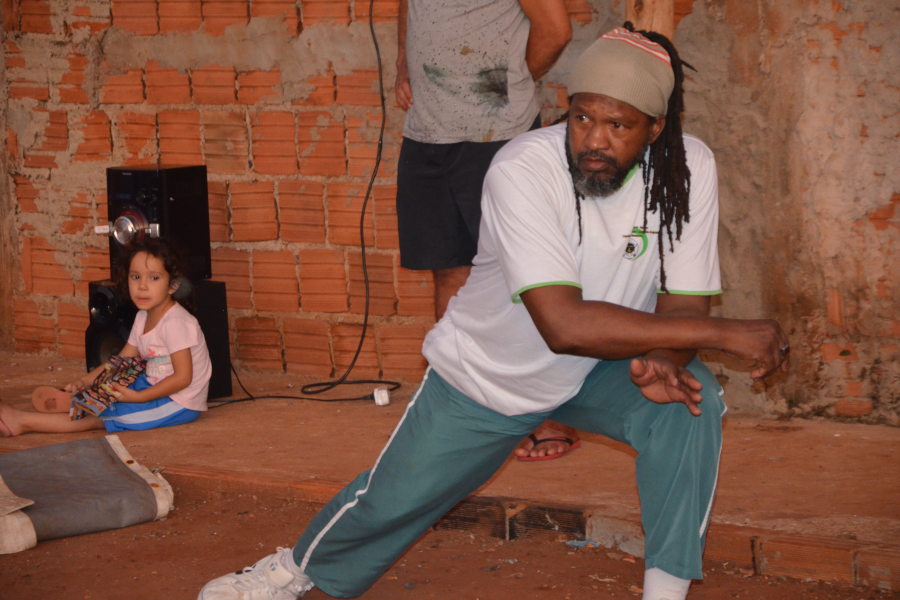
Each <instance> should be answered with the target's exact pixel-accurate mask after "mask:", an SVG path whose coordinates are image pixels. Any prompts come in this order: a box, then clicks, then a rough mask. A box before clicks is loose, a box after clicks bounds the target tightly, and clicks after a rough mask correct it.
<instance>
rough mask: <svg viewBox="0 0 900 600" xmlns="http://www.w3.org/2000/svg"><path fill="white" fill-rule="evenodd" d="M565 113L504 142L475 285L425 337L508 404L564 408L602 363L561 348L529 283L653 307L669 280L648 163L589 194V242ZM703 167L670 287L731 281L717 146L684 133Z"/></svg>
mask: <svg viewBox="0 0 900 600" xmlns="http://www.w3.org/2000/svg"><path fill="white" fill-rule="evenodd" d="M565 143H566V126H565V124H564V123H563V124H560V125H556V126H553V127H547V128H545V129H540V130H537V131H532V132H529V133H526V134H523V135H521V136H519V137H517V138H515V139H514V140H512V141H511V142H509V143H508V144H507V145H506V146H504V147H503V149H501V150H500V151H499V152H498V153H497V155H496V156H495V158H494V161H493V163H492V164H491V168H490V170H488V173H487V176H486V178H485V182H484V192H483V196H482V213H483V214H482V220H481V229H480V233H479V242H478V255H477V256H476V257H475V260H474V267H473V269H472V273H471V274H470V275H469V279H468V281H467V282H466V285H465V286H463V288H462V289H461V290H460V292H459V294H458V295H457V296H456V297H455V298H453V299H452V300H451V301H450V305H449V307H448V310H447V312H446V314H445V316H444V318H443V319H441V321H440V322H439V323H438V324H437V325H436V326H435V328H434V329H433V330H432V331H431V332H430V333H429V334H428V336H427V337H426V338H425V344H424V349H423V352H424V354H425V357H426V358H427V359H428V361H429V363H430V364H431V366H432V367H433V368H434V369H435V370H436V371H437V372H438V373H439V374H440V375H441V377H443V378H444V379H445V380H447V381H448V382H449V383H450V384H451V385H452V386H453V387H455V388H456V389H458V390H460V391H461V392H463V393H464V394H466V395H467V396H469V397H470V398H472V399H473V400H475V401H476V402H478V403H479V404H482V405H484V406H486V407H488V408H491V409H492V410H495V411H497V412H499V413H501V414H504V415H510V416H511V415H519V414H526V413H535V412H543V411H549V410H552V409H554V408H556V407H558V406H560V405H561V404H563V403H564V402H565V401H566V400H568V399H570V398H571V397H572V396H574V395H575V394H576V393H577V392H578V390H579V389H580V388H581V385H582V383H583V382H584V378H585V377H586V376H587V374H588V373H589V372H590V371H591V369H592V368H593V367H594V366H595V365H596V364H597V362H598V361H597V360H596V359H593V358H585V357H580V356H573V355H560V354H554V353H553V352H552V351H551V350H550V349H549V348H548V347H547V344H546V342H544V339H543V338H542V337H541V335H540V333H539V332H538V330H537V327H535V325H534V322H533V321H532V320H531V317H530V315H529V314H528V311H527V309H526V308H525V306H524V305H523V304H522V303H521V300H520V299H519V294H520V293H522V292H523V291H526V290H528V289H531V288H534V287H539V286H544V285H573V286H576V287H580V288H581V289H582V294H583V298H584V299H585V300H597V301H605V302H611V303H614V304H618V305H621V306H625V307H628V308H633V309H636V310H642V311H645V312H653V310H654V309H655V307H656V294H657V289H658V285H659V265H660V263H659V254H658V245H657V244H658V239H657V238H658V236H657V235H656V232H658V231H659V215H658V214H654V213H649V214H648V215H647V219H648V220H647V224H648V227H647V232H648V233H646V234H642V233H641V232H640V228H641V227H642V226H643V222H644V208H643V207H644V186H643V173H642V171H641V169H636V170H635V172H633V173H632V175H631V177H630V178H629V179H628V180H627V181H626V183H625V184H624V185H623V186H622V188H621V189H620V190H619V191H617V192H616V193H615V194H613V195H612V196H609V197H607V198H588V199H585V200H584V201H583V202H582V205H581V215H582V225H583V240H582V241H581V243H580V244H579V236H578V216H577V213H576V208H575V193H574V190H573V188H572V177H571V175H570V174H569V170H568V166H567V162H566V155H565ZM684 144H685V150H686V152H687V163H688V167H689V168H690V170H691V195H690V222H689V223H685V224H684V228H683V231H682V234H681V240H680V241H677V240H676V241H675V250H674V252H672V251H669V245H668V240H667V239H666V237H665V236H663V237H664V239H663V242H664V243H665V247H664V248H665V268H666V287H667V288H668V290H669V292H670V293H674V294H696V295H713V294H718V293H720V292H721V290H720V287H721V283H720V280H719V257H718V248H717V230H718V212H719V209H718V183H717V180H716V166H715V160H714V158H713V155H712V152H711V151H710V150H709V148H707V147H706V145H704V144H703V142H701V141H700V140H698V139H696V138H694V137H691V136H688V135H686V136H684Z"/></svg>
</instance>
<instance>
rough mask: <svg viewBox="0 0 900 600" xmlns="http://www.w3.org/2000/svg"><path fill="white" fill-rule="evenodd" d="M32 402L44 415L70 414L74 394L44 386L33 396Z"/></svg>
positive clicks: (35, 391)
mask: <svg viewBox="0 0 900 600" xmlns="http://www.w3.org/2000/svg"><path fill="white" fill-rule="evenodd" d="M31 402H32V404H34V407H35V408H36V409H37V410H38V411H39V412H42V413H61V412H64V413H68V412H69V409H70V408H71V407H72V393H71V392H66V391H63V390H59V389H56V388H55V387H50V386H48V385H42V386H41V387H39V388H37V389H36V390H34V393H32V394H31Z"/></svg>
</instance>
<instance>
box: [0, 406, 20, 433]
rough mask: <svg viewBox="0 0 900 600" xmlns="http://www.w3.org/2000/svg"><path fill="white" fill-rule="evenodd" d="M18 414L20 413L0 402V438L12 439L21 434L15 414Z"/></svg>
mask: <svg viewBox="0 0 900 600" xmlns="http://www.w3.org/2000/svg"><path fill="white" fill-rule="evenodd" d="M20 412H22V411H20V410H16V409H15V408H13V407H11V406H7V405H5V404H3V403H2V402H0V436H3V437H13V436H16V435H20V434H21V433H22V426H21V425H20V424H19V418H18V416H19V415H18V414H17V413H20Z"/></svg>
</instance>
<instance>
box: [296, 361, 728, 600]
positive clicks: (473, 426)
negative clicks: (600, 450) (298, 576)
mask: <svg viewBox="0 0 900 600" xmlns="http://www.w3.org/2000/svg"><path fill="white" fill-rule="evenodd" d="M629 365H630V361H628V360H624V361H601V362H600V363H598V364H597V366H596V367H595V368H594V370H593V371H591V373H590V375H588V377H587V378H586V379H585V382H584V385H583V386H582V388H581V390H580V391H579V392H578V394H576V395H575V397H573V398H572V399H571V400H569V401H568V402H566V403H565V404H563V405H562V406H561V407H559V408H557V409H556V410H555V411H551V412H546V413H537V414H528V415H520V416H516V417H506V416H503V415H501V414H499V413H497V412H494V411H493V410H490V409H488V408H485V407H483V406H481V405H480V404H477V403H476V402H474V401H473V400H471V399H469V398H468V397H467V396H465V395H463V394H462V393H461V392H459V391H458V390H456V389H455V388H453V387H452V386H450V385H449V384H448V383H447V382H446V381H444V380H443V379H442V378H441V377H440V376H439V375H438V374H437V373H436V372H435V371H434V370H432V369H429V370H428V372H427V373H426V374H425V379H424V380H423V382H422V384H421V386H420V387H419V389H418V390H417V391H416V393H415V395H414V396H413V398H412V400H410V403H409V405H408V407H407V409H406V412H405V413H404V415H403V417H402V418H401V420H400V423H399V424H398V425H397V427H396V429H394V432H393V434H392V435H391V438H390V439H389V440H388V443H387V445H386V446H385V448H384V449H383V450H382V451H381V455H380V456H379V457H378V460H377V461H376V463H375V466H374V467H372V469H370V470H369V471H366V472H365V473H362V474H361V475H359V476H358V477H357V478H356V479H355V480H354V481H353V482H351V483H350V484H349V485H348V486H347V487H345V488H344V489H343V490H341V491H340V492H338V494H337V495H336V496H335V497H334V498H332V499H331V501H330V502H328V504H326V505H325V507H324V508H323V509H322V510H321V511H320V512H319V513H318V514H317V515H316V516H315V517H314V518H313V520H312V522H311V523H310V524H309V527H307V529H306V531H305V532H304V533H303V536H302V537H301V538H300V540H299V541H298V542H297V545H296V546H295V547H294V560H295V561H296V562H297V564H298V565H300V567H301V568H302V569H303V570H304V571H305V572H306V574H307V575H308V576H309V577H310V578H311V579H312V580H313V582H314V583H315V584H316V586H317V587H318V588H319V589H321V590H322V591H324V592H325V593H327V594H329V595H331V596H336V597H338V598H354V597H356V596H359V595H360V594H362V593H363V592H364V591H365V590H366V589H368V588H369V586H371V585H372V584H373V583H374V582H375V580H376V579H378V577H379V576H380V575H381V574H382V573H384V571H386V570H387V569H388V568H389V567H390V566H391V564H392V563H393V562H394V561H395V560H396V559H397V558H398V557H399V556H400V555H401V554H402V553H403V552H404V551H405V550H406V549H407V548H408V547H409V546H411V545H412V544H413V543H414V542H415V541H416V539H418V538H419V537H420V536H421V535H422V534H423V533H425V532H426V531H427V530H428V528H429V527H431V526H432V525H433V524H434V523H435V522H437V520H438V519H440V518H441V517H442V516H443V515H444V514H446V513H447V512H448V511H449V510H450V509H451V508H453V506H454V505H456V504H457V503H458V502H460V501H461V500H463V499H464V498H465V497H466V496H468V495H469V494H471V493H472V492H474V491H475V490H476V489H478V487H480V486H481V485H482V484H483V483H484V482H485V481H487V480H488V479H489V478H490V477H491V476H492V475H493V474H494V473H495V472H496V471H497V470H498V469H499V468H500V467H501V466H502V465H503V463H504V462H505V461H506V459H507V458H508V457H509V455H510V453H511V452H512V451H513V450H514V449H515V448H516V446H517V445H518V444H519V442H520V441H521V440H522V438H524V437H525V436H526V435H528V434H529V433H531V432H532V431H533V430H534V429H536V428H537V427H538V426H539V425H540V424H541V423H543V422H544V421H545V420H546V419H548V418H550V419H553V420H555V421H558V422H560V423H564V424H566V425H569V426H571V427H574V428H576V429H580V430H582V431H589V432H592V433H599V434H603V435H605V436H608V437H610V438H612V439H614V440H617V441H620V442H624V443H626V444H629V445H630V446H632V447H633V448H634V449H635V450H636V451H637V452H638V453H639V455H638V458H637V463H636V470H637V485H638V492H639V493H640V500H641V519H642V522H643V527H644V533H645V544H646V546H645V548H646V550H645V568H647V569H650V568H652V567H658V568H660V569H662V570H663V571H666V572H667V573H670V574H672V575H675V576H676V577H681V578H683V579H700V578H702V577H703V574H702V561H701V555H702V553H703V545H704V542H705V534H706V527H707V525H708V523H709V515H710V509H711V507H712V500H713V495H714V493H715V487H716V477H717V474H718V466H719V454H720V450H721V447H722V423H721V418H722V415H723V414H724V413H725V410H726V409H725V405H724V403H723V402H722V399H721V395H722V388H721V387H720V386H719V384H718V382H717V381H716V379H715V377H714V376H713V375H712V373H710V372H709V369H707V368H706V367H705V366H704V365H703V364H702V363H701V362H700V361H699V360H697V359H695V360H694V361H692V362H691V364H690V365H688V369H689V370H690V371H691V372H692V373H693V374H694V376H695V377H696V378H697V379H698V380H699V381H700V383H702V384H703V391H702V394H703V402H702V404H701V408H702V410H703V414H702V415H701V416H699V417H694V416H692V415H691V414H690V413H689V412H688V410H687V408H686V407H685V406H684V405H682V404H656V403H653V402H651V401H649V400H647V399H646V398H644V396H643V395H641V393H640V390H639V389H638V388H637V387H636V386H635V385H634V384H633V383H632V382H631V379H630V376H629ZM600 469H602V465H599V469H598V470H600Z"/></svg>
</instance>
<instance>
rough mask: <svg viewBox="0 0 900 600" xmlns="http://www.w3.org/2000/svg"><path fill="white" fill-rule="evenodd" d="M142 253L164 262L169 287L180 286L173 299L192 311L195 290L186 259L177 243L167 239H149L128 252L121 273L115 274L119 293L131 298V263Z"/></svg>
mask: <svg viewBox="0 0 900 600" xmlns="http://www.w3.org/2000/svg"><path fill="white" fill-rule="evenodd" d="M141 252H146V253H147V254H149V255H150V256H152V257H154V258H156V259H159V260H160V261H161V262H162V264H163V267H164V268H165V269H166V273H168V274H169V285H170V286H172V285H177V286H178V288H177V289H176V290H175V292H174V293H173V294H172V297H173V298H174V299H175V300H177V301H178V302H179V303H180V304H182V305H183V306H184V307H185V308H187V309H188V310H190V309H191V308H192V306H191V304H192V303H191V296H192V293H191V292H192V291H193V290H192V287H191V281H190V280H189V279H188V277H187V275H186V273H187V270H186V269H185V268H184V259H183V258H182V256H181V251H180V249H179V248H178V246H177V245H176V243H175V242H174V241H172V240H169V239H166V238H149V239H146V240H143V241H141V242H138V243H137V244H135V245H134V246H132V247H131V248H130V249H129V250H128V254H127V255H126V256H125V260H124V261H122V263H121V265H122V266H121V268H120V269H119V272H118V273H116V274H115V277H116V285H117V286H118V288H119V291H120V292H122V293H123V294H124V295H125V297H126V298H127V297H129V293H128V272H129V271H130V270H131V261H132V260H133V259H134V257H135V256H136V255H137V254H139V253H141Z"/></svg>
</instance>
